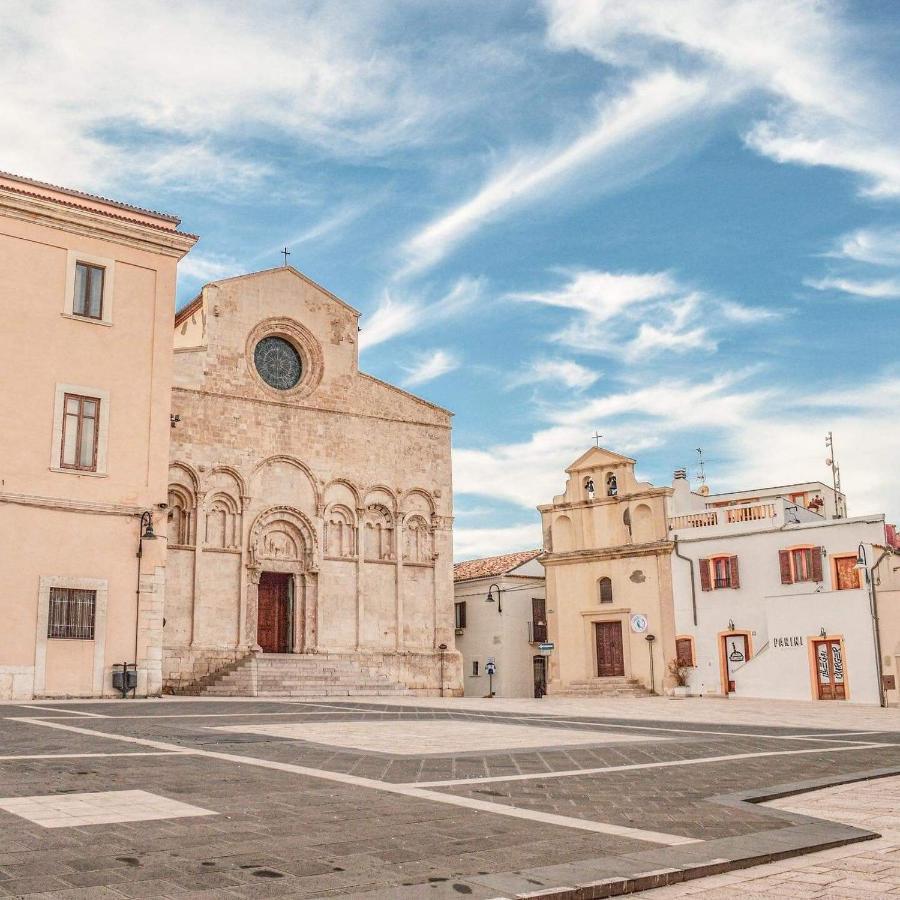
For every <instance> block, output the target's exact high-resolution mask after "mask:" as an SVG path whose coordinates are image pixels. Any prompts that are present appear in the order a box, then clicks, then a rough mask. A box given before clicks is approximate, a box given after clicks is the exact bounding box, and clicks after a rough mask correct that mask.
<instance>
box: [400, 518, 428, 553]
mask: <svg viewBox="0 0 900 900" xmlns="http://www.w3.org/2000/svg"><path fill="white" fill-rule="evenodd" d="M403 555H404V558H405V559H407V560H409V561H410V562H419V563H424V562H429V561H430V557H431V532H430V530H429V528H428V523H427V522H426V521H425V520H424V519H423V518H422V517H421V516H412V517H411V518H409V519H408V520H407V521H406V527H405V529H404V554H403Z"/></svg>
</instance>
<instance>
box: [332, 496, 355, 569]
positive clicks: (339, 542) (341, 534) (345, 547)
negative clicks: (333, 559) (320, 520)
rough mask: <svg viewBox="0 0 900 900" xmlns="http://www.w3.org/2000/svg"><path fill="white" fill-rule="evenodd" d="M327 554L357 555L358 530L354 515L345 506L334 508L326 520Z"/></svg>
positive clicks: (340, 555)
mask: <svg viewBox="0 0 900 900" xmlns="http://www.w3.org/2000/svg"><path fill="white" fill-rule="evenodd" d="M325 548H326V549H325V552H326V553H327V555H328V556H338V557H348V556H355V555H356V528H355V527H354V524H353V515H352V513H351V512H350V510H348V509H347V508H346V507H344V506H334V507H332V508H331V511H330V512H329V514H328V518H327V519H326V520H325Z"/></svg>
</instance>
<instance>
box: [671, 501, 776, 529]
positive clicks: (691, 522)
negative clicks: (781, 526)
mask: <svg viewBox="0 0 900 900" xmlns="http://www.w3.org/2000/svg"><path fill="white" fill-rule="evenodd" d="M779 513H780V514H781V515H782V516H783V515H784V512H783V503H778V504H775V503H750V504H747V505H745V506H721V507H718V508H717V509H707V510H703V512H694V513H684V514H683V515H680V516H671V517H670V518H669V530H670V531H679V530H681V529H685V528H711V527H713V526H715V525H740V524H743V523H745V522H762V521H765V520H767V519H768V520H772V519H776V518H777V517H778V516H779Z"/></svg>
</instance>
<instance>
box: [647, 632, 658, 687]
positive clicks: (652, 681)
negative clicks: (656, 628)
mask: <svg viewBox="0 0 900 900" xmlns="http://www.w3.org/2000/svg"><path fill="white" fill-rule="evenodd" d="M644 640H645V641H646V642H647V649H648V650H649V651H650V693H651V694H655V693H656V676H655V674H654V672H653V642H654V641H655V640H656V635H655V634H648V635H647V637H645V638H644Z"/></svg>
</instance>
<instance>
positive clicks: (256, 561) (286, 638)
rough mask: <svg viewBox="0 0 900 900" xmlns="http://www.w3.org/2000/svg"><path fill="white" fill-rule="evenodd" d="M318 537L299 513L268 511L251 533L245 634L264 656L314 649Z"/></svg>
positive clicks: (286, 509) (283, 509)
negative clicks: (264, 653) (265, 654)
mask: <svg viewBox="0 0 900 900" xmlns="http://www.w3.org/2000/svg"><path fill="white" fill-rule="evenodd" d="M316 560H317V552H316V535H315V529H314V528H313V525H312V523H311V522H310V521H309V519H308V518H307V517H306V516H305V515H304V514H303V513H302V512H300V510H297V509H293V508H292V507H287V506H278V507H273V508H271V509H268V510H266V511H265V512H264V513H262V514H261V515H260V516H259V517H258V518H257V519H256V521H255V522H254V524H253V527H252V529H251V531H250V562H249V565H248V576H249V584H248V592H247V593H248V604H247V616H248V622H247V633H248V635H251V639H252V640H253V641H254V642H255V646H256V647H257V648H259V649H260V650H262V651H263V652H266V653H309V652H314V651H315V649H316V646H317V631H318V628H317V625H318V615H317V611H318V590H317V588H318V566H317V564H316Z"/></svg>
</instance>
